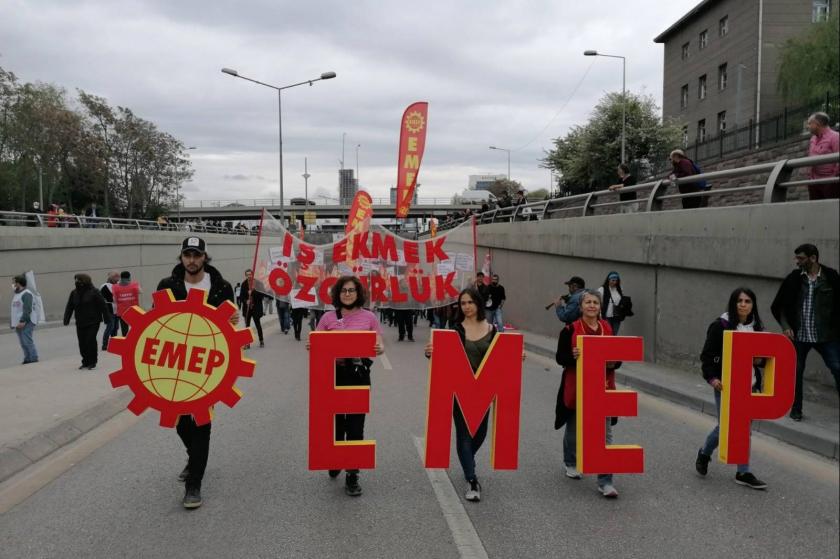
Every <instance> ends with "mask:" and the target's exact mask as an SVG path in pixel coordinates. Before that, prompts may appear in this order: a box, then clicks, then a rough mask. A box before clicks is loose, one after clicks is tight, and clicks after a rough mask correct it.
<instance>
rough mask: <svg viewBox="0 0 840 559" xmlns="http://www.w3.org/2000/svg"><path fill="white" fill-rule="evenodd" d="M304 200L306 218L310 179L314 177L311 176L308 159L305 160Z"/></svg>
mask: <svg viewBox="0 0 840 559" xmlns="http://www.w3.org/2000/svg"><path fill="white" fill-rule="evenodd" d="M301 176H302V177H303V199H304V204H303V205H304V207H305V208H306V209H305V210H304V212H303V213H304V216H305V215H306V212H308V211H309V177H311V176H312V175H310V174H309V159H308V158H307V157H304V158H303V175H301Z"/></svg>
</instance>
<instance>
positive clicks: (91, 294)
mask: <svg viewBox="0 0 840 559" xmlns="http://www.w3.org/2000/svg"><path fill="white" fill-rule="evenodd" d="M73 279H74V281H75V284H76V288H75V289H74V290H73V291H71V292H70V297H69V298H68V299H67V307H65V309H64V325H65V326H67V325H68V324H70V318H71V317H72V316H73V313H75V314H76V337H77V338H78V340H79V353H80V354H81V356H82V365H81V366H80V367H79V370H82V369H89V370H93V369H95V368H96V362H97V358H98V354H97V351H96V348H97V345H96V334H97V332H99V323H101V322H104V323H105V324H106V325H108V324H111V320H112V313H111V309H110V308H109V306H108V304H107V303H106V302H105V298H104V297H102V293H100V292H99V290H98V289H96V288H95V287H93V282H92V281H91V279H90V276H89V275H87V274H76V275H75V276H73Z"/></svg>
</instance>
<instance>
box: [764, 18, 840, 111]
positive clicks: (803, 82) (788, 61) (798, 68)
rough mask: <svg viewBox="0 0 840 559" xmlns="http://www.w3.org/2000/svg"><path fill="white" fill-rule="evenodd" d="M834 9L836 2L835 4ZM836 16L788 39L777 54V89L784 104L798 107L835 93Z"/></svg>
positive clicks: (838, 64)
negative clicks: (797, 105) (799, 104)
mask: <svg viewBox="0 0 840 559" xmlns="http://www.w3.org/2000/svg"><path fill="white" fill-rule="evenodd" d="M835 7H836V3H835ZM838 44H840V16H839V15H838V14H837V10H832V11H831V17H830V18H829V20H828V21H825V22H821V23H815V24H813V25H811V26H810V27H809V28H808V29H807V31H806V32H805V33H803V34H802V35H800V36H798V37H794V38H792V39H788V40H787V41H786V42H785V44H784V45H783V46H782V48H781V52H780V53H779V78H778V88H779V92H781V94H782V96H783V97H784V99H785V102H786V103H789V104H798V103H806V102H809V101H813V100H814V99H820V98H822V97H824V96H825V94H826V93H827V92H836V91H837V87H838V83H840V49H838V47H837V45H838Z"/></svg>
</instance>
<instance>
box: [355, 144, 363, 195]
mask: <svg viewBox="0 0 840 559" xmlns="http://www.w3.org/2000/svg"><path fill="white" fill-rule="evenodd" d="M360 147H362V144H356V187H357V188H358V186H359V148H360Z"/></svg>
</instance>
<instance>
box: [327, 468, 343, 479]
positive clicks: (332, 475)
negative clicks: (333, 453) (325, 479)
mask: <svg viewBox="0 0 840 559" xmlns="http://www.w3.org/2000/svg"><path fill="white" fill-rule="evenodd" d="M340 473H341V470H330V471H329V474H330V479H335V478H337V477H338V474H340Z"/></svg>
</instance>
